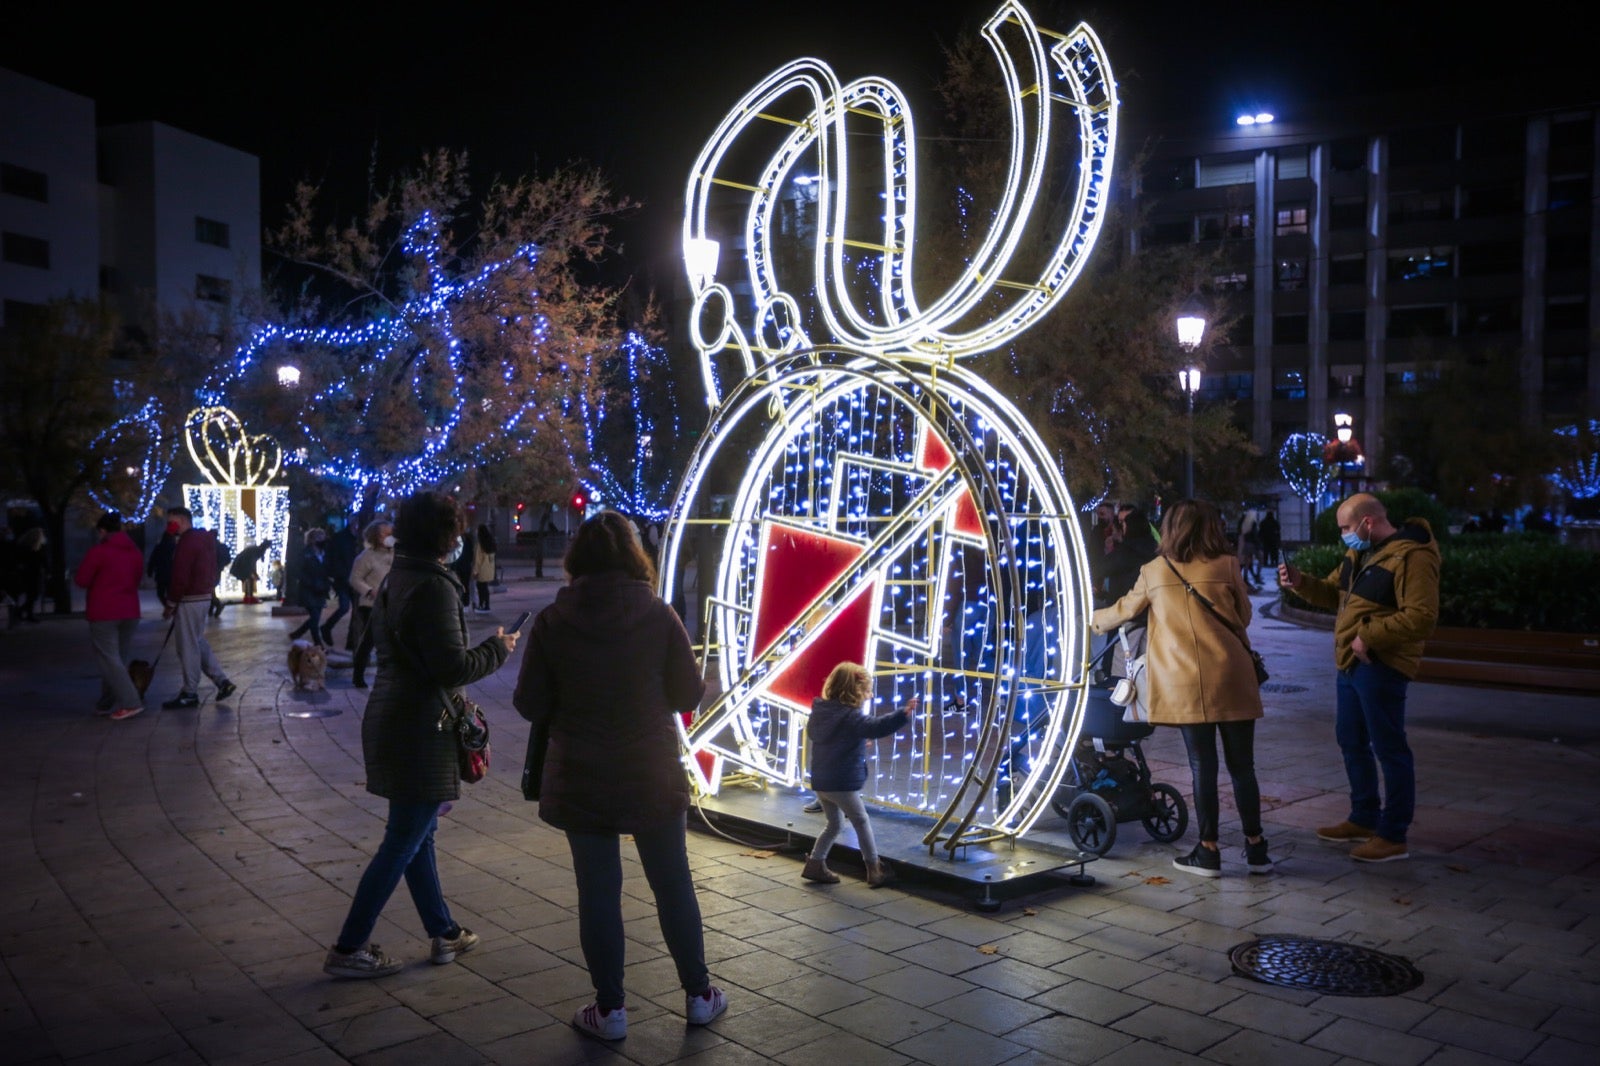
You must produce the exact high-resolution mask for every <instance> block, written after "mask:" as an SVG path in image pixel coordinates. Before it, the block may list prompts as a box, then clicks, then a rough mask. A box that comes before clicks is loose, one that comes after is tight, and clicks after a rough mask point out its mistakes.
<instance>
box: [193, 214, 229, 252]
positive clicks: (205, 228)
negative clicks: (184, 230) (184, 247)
mask: <svg viewBox="0 0 1600 1066" xmlns="http://www.w3.org/2000/svg"><path fill="white" fill-rule="evenodd" d="M194 239H195V240H197V241H199V242H200V243H201V244H210V245H214V246H216V247H218V248H226V247H228V224H227V223H226V222H218V221H217V220H216V219H214V218H202V217H201V216H200V215H196V216H194Z"/></svg>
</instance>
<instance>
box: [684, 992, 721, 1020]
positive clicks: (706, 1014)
mask: <svg viewBox="0 0 1600 1066" xmlns="http://www.w3.org/2000/svg"><path fill="white" fill-rule="evenodd" d="M727 1009H728V997H727V995H726V994H725V993H724V992H723V991H722V989H720V988H718V987H717V986H716V985H712V986H711V987H710V988H708V989H706V990H705V991H704V992H701V993H700V994H699V995H697V996H696V995H691V996H689V997H688V999H687V1000H686V1001H685V1003H684V1007H683V1013H684V1014H686V1015H687V1016H688V1018H689V1024H690V1025H707V1024H709V1023H710V1022H712V1021H713V1020H715V1019H716V1018H717V1017H718V1016H720V1015H721V1014H722V1012H723V1011H725V1010H727Z"/></svg>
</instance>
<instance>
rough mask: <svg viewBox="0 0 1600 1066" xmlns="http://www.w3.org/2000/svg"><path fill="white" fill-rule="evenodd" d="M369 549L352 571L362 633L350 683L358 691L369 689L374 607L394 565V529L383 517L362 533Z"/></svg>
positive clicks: (351, 577) (357, 616) (356, 619)
mask: <svg viewBox="0 0 1600 1066" xmlns="http://www.w3.org/2000/svg"><path fill="white" fill-rule="evenodd" d="M362 539H363V540H364V541H365V542H366V545H367V546H366V550H364V551H363V552H362V553H361V554H360V555H358V556H356V561H355V563H354V565H352V566H351V568H350V591H351V593H353V594H354V596H355V604H356V613H355V621H354V622H352V623H351V625H352V627H357V628H359V629H360V630H361V638H360V640H359V641H357V643H356V654H355V661H354V662H353V663H352V664H351V677H350V683H351V684H352V685H354V686H355V687H356V688H366V687H367V659H368V657H369V656H371V655H372V649H373V646H374V644H373V634H372V607H373V604H375V603H376V602H377V600H378V589H380V588H382V587H383V579H384V578H386V577H388V576H389V568H390V567H391V566H393V565H394V544H395V538H394V526H393V525H392V524H390V523H389V522H386V521H385V520H383V519H381V518H377V519H374V520H372V521H371V522H368V523H367V528H366V531H365V532H364V533H363V534H362Z"/></svg>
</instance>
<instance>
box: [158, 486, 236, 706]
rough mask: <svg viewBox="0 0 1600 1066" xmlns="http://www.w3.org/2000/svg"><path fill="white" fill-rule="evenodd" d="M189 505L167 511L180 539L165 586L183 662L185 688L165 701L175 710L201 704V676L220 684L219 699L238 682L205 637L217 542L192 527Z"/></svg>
mask: <svg viewBox="0 0 1600 1066" xmlns="http://www.w3.org/2000/svg"><path fill="white" fill-rule="evenodd" d="M193 523H194V520H193V518H192V517H190V514H189V509H188V508H187V507H173V508H170V509H169V510H168V511H167V528H168V529H171V528H172V527H173V526H176V527H177V532H176V536H177V544H176V546H175V547H174V548H173V550H172V581H171V584H169V585H168V586H167V601H166V609H165V610H164V611H163V612H162V615H161V616H162V617H163V618H174V619H175V621H174V623H173V631H174V633H175V634H176V636H177V640H178V662H179V663H180V664H182V667H183V687H182V688H181V689H179V690H178V694H177V695H176V696H174V697H172V699H170V700H167V701H166V702H165V703H163V704H162V705H161V706H162V707H163V708H164V709H165V710H169V711H176V710H183V709H185V708H188V707H198V706H200V675H201V674H202V673H203V674H205V675H206V676H207V677H209V678H210V679H211V680H212V682H213V683H214V684H215V685H216V686H217V699H219V700H225V699H227V698H228V697H229V696H231V695H233V693H234V692H235V690H237V688H238V686H237V685H235V684H234V683H233V682H232V681H229V680H228V675H227V672H226V671H224V670H223V669H222V664H221V663H219V662H217V657H216V656H215V655H213V654H212V652H211V644H210V642H208V641H207V640H206V622H207V620H208V619H209V618H210V615H211V594H212V592H213V591H215V589H216V587H217V576H218V575H217V545H216V537H215V536H214V535H212V533H211V531H210V530H206V529H196V528H194V524H193Z"/></svg>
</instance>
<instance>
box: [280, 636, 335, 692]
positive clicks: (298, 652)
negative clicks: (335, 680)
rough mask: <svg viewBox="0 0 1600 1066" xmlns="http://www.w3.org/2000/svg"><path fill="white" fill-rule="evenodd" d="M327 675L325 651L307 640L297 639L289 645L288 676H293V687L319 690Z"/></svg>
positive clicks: (308, 690)
mask: <svg viewBox="0 0 1600 1066" xmlns="http://www.w3.org/2000/svg"><path fill="white" fill-rule="evenodd" d="M327 675H328V653H327V652H325V651H323V650H322V649H321V648H319V647H318V646H317V645H315V644H313V643H312V642H311V641H309V640H297V641H295V642H294V643H292V644H290V645H289V676H290V677H292V678H294V687H295V688H303V689H305V690H306V691H307V692H321V691H322V690H323V688H324V685H323V679H324V678H325V677H327Z"/></svg>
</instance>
